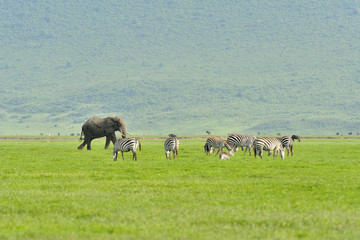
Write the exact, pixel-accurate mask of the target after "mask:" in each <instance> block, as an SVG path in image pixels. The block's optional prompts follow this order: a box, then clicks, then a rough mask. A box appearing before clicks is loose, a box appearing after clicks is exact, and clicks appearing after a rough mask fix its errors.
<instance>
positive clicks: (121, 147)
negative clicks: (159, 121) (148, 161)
mask: <svg viewBox="0 0 360 240" xmlns="http://www.w3.org/2000/svg"><path fill="white" fill-rule="evenodd" d="M138 146H139V151H141V143H140V141H139V140H138V139H136V138H119V139H117V140H116V142H115V145H114V151H113V159H114V161H116V160H117V156H118V151H121V155H122V159H123V160H124V152H129V151H131V152H132V153H133V160H134V158H135V161H137V156H136V149H137V147H138Z"/></svg>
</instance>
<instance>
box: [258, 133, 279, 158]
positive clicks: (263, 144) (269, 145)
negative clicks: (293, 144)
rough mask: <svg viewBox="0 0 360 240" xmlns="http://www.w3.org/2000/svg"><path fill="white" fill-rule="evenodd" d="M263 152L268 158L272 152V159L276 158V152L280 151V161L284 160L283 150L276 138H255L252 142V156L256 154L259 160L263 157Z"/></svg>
mask: <svg viewBox="0 0 360 240" xmlns="http://www.w3.org/2000/svg"><path fill="white" fill-rule="evenodd" d="M263 150H264V151H268V152H269V154H268V156H270V155H271V153H272V152H274V158H275V157H276V156H277V154H278V151H280V156H281V158H282V159H284V158H285V151H284V148H283V146H282V144H281V142H280V140H279V139H277V138H256V139H255V140H254V156H255V158H256V154H258V155H259V156H260V157H261V158H262V157H263Z"/></svg>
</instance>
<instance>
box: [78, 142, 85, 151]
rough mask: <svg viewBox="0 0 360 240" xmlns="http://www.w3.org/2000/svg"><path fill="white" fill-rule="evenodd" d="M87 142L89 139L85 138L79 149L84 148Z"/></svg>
mask: <svg viewBox="0 0 360 240" xmlns="http://www.w3.org/2000/svg"><path fill="white" fill-rule="evenodd" d="M86 144H87V141H86V140H84V141H83V142H82V144H80V146H78V149H79V150H82V149H83V148H84V147H85V145H86Z"/></svg>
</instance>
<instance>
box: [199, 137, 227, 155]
mask: <svg viewBox="0 0 360 240" xmlns="http://www.w3.org/2000/svg"><path fill="white" fill-rule="evenodd" d="M211 148H218V151H217V153H216V154H218V153H219V151H221V152H222V150H223V148H226V149H227V150H228V151H229V155H230V156H234V150H233V147H232V146H231V144H229V143H228V142H227V141H226V140H225V138H223V137H209V138H207V139H206V143H205V146H204V149H205V153H206V154H209V155H210V153H211V152H212V150H211ZM216 154H215V155H216Z"/></svg>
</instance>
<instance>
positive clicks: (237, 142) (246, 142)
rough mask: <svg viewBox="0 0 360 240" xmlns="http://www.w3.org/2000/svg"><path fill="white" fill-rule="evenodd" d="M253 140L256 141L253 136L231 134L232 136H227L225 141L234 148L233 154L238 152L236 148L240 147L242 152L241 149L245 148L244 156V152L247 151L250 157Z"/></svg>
mask: <svg viewBox="0 0 360 240" xmlns="http://www.w3.org/2000/svg"><path fill="white" fill-rule="evenodd" d="M255 139H256V137H255V136H250V135H239V134H235V133H233V134H230V136H228V138H227V141H228V142H229V143H230V144H231V145H232V146H233V147H234V151H235V152H237V151H238V147H241V149H242V150H244V149H243V147H246V148H245V152H244V155H245V153H246V151H247V150H248V149H249V154H250V156H251V148H252V146H253V143H254V140H255Z"/></svg>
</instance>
